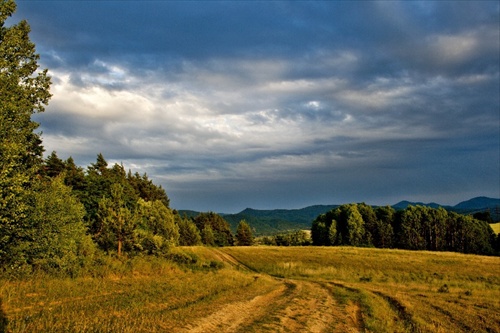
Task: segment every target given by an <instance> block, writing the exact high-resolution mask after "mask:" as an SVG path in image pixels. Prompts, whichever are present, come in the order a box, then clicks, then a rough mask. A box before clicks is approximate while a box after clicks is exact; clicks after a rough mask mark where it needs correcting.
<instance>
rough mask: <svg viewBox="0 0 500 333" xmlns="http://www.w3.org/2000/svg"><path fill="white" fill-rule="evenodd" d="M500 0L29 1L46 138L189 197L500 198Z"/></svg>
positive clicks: (272, 204) (175, 198)
mask: <svg viewBox="0 0 500 333" xmlns="http://www.w3.org/2000/svg"><path fill="white" fill-rule="evenodd" d="M499 13H500V9H499V5H498V3H497V2H485V1H471V2H462V1H460V2H458V1H457V2H454V1H446V2H444V1H439V2H437V1H436V2H428V1H422V2H419V1H411V2H409V1H401V2H394V1H391V2H379V1H373V2H347V1H341V2H340V1H339V2H332V1H324V2H323V1H315V2H294V1H291V2H281V1H272V2H227V1H224V2H201V1H200V2H197V1H193V2H170V1H169V2H161V1H157V2H130V1H127V2H120V1H110V2H65V1H48V2H38V1H20V2H19V3H18V12H17V14H16V16H15V18H14V20H12V21H15V20H18V19H20V18H26V19H28V21H29V23H30V25H31V27H32V30H33V32H32V34H31V36H32V39H33V40H34V41H35V43H36V45H37V50H38V51H39V52H40V54H41V60H40V62H41V64H42V66H43V67H47V68H49V70H50V72H51V75H52V77H53V82H54V84H53V88H52V93H53V94H54V97H53V99H52V102H51V104H50V106H49V107H48V109H47V112H46V113H45V114H43V115H40V116H38V117H37V120H39V121H40V122H41V129H42V130H43V132H44V134H43V138H44V145H45V147H46V148H47V150H48V151H51V150H56V151H57V152H58V153H59V154H60V155H61V156H62V157H67V156H69V155H73V157H74V158H75V160H76V161H77V162H78V163H81V164H84V165H87V164H88V163H90V162H91V161H92V160H91V159H92V158H95V156H96V154H97V153H98V152H103V153H104V155H105V157H107V158H108V159H110V162H118V163H120V162H123V163H124V165H125V166H126V167H130V168H132V169H133V170H134V171H135V170H137V171H139V172H148V174H149V175H151V176H152V177H153V178H154V179H155V180H157V181H158V182H161V183H162V184H163V185H164V187H165V188H166V189H167V192H168V194H169V196H170V197H171V199H172V204H173V205H174V206H175V207H176V208H192V209H204V210H218V211H229V212H230V211H236V210H239V209H243V208H245V207H247V206H252V207H255V208H278V207H285V208H286V207H299V206H303V205H306V204H316V203H342V202H348V201H366V202H369V203H374V204H390V203H394V202H395V201H399V200H401V199H409V200H420V201H437V202H442V203H445V204H454V203H457V202H458V201H460V200H463V199H468V198H469V197H470V196H473V195H489V196H495V197H500V189H499V187H500V178H499V177H500V176H499V174H498V169H499V168H500V147H499V141H500V138H499V136H500V133H499V122H500V120H499V109H500V97H499V94H498V91H499V89H500V84H499V80H500V76H499V72H500V70H499V57H500V56H499V39H500V37H499V31H500V29H499V15H500V14H499Z"/></svg>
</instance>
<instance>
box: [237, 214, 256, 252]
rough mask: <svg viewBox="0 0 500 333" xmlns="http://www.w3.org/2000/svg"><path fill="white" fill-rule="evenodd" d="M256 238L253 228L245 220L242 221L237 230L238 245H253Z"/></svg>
mask: <svg viewBox="0 0 500 333" xmlns="http://www.w3.org/2000/svg"><path fill="white" fill-rule="evenodd" d="M253 241H254V237H253V232H252V228H250V225H249V224H248V223H247V221H245V220H241V221H240V223H238V227H237V228H236V243H237V244H238V245H239V246H249V245H253Z"/></svg>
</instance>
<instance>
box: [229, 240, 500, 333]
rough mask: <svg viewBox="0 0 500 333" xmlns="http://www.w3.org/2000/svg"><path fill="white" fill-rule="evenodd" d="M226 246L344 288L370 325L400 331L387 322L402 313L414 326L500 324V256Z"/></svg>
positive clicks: (246, 260)
mask: <svg viewBox="0 0 500 333" xmlns="http://www.w3.org/2000/svg"><path fill="white" fill-rule="evenodd" d="M224 252H226V253H228V254H230V255H232V256H233V257H235V258H236V259H237V260H238V261H241V262H242V263H243V264H245V265H247V266H249V267H251V268H252V269H254V270H256V271H259V272H265V273H268V274H270V275H272V276H278V277H282V278H287V279H306V280H309V281H321V282H322V283H325V284H327V285H330V286H331V287H332V288H336V290H335V292H337V293H338V295H339V296H338V297H339V298H341V297H347V298H348V299H355V300H357V301H358V302H359V304H360V306H361V307H362V309H363V311H364V315H365V318H364V320H365V323H364V324H365V326H366V329H367V330H369V331H374V332H391V331H396V328H395V327H387V326H386V324H384V323H390V322H391V320H389V319H388V318H393V319H394V318H395V319H394V320H395V321H399V322H403V325H402V326H401V325H400V326H398V327H399V328H397V329H398V330H399V329H401V331H408V332H500V258H498V257H486V256H476V255H464V254H457V253H444V252H424V251H422V252H415V251H402V250H383V249H366V248H349V247H310V248H300V247H295V248H278V247H257V248H251V249H250V248H237V247H236V248H225V249H224ZM342 290H343V291H342ZM342 293H347V296H342Z"/></svg>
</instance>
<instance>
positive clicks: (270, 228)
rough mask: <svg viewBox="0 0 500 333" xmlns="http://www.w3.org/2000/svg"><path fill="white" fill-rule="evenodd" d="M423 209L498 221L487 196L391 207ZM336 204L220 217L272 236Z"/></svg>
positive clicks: (497, 209) (497, 202)
mask: <svg viewBox="0 0 500 333" xmlns="http://www.w3.org/2000/svg"><path fill="white" fill-rule="evenodd" d="M416 205H420V206H427V207H432V208H438V207H443V208H444V209H446V210H449V211H454V212H457V213H460V214H474V213H477V212H484V211H489V212H490V214H491V217H492V218H493V220H494V221H500V199H494V198H488V197H476V198H472V199H470V200H467V201H463V202H460V203H459V204H457V205H455V206H446V205H440V204H437V203H434V202H431V203H422V202H410V201H400V202H398V203H397V204H395V205H393V206H392V207H393V208H394V209H396V210H401V209H405V208H406V207H408V206H416ZM338 206H340V205H314V206H308V207H305V208H301V209H273V210H260V209H252V208H246V209H244V210H243V211H241V212H239V213H237V214H222V213H221V214H220V215H222V216H223V217H224V219H225V220H226V221H227V222H228V223H229V224H230V225H231V230H232V231H233V232H235V231H236V227H237V225H238V223H239V222H240V221H241V220H246V221H247V223H248V224H250V226H251V227H252V228H253V229H254V231H255V235H257V236H259V235H274V234H277V233H280V232H285V231H289V230H298V229H309V228H310V227H311V223H312V221H313V220H314V219H315V218H316V217H317V216H318V215H320V214H323V213H326V212H328V211H329V210H331V209H334V208H336V207H338ZM179 213H180V214H181V215H187V216H188V217H195V216H197V215H198V214H199V212H196V211H192V210H180V211H179Z"/></svg>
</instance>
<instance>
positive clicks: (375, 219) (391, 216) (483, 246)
mask: <svg viewBox="0 0 500 333" xmlns="http://www.w3.org/2000/svg"><path fill="white" fill-rule="evenodd" d="M476 217H480V216H479V215H478V216H476ZM311 237H312V241H313V244H314V245H326V246H330V245H350V246H370V247H377V248H400V249H408V250H429V251H455V252H462V253H474V254H487V255H491V254H495V253H496V254H498V253H499V252H500V234H499V235H495V233H494V232H493V230H492V229H491V227H490V225H489V224H488V222H487V221H484V220H481V219H478V218H474V216H469V215H460V214H457V213H454V212H448V211H446V210H445V209H444V208H437V209H436V208H430V207H425V206H409V207H407V208H406V209H404V210H399V211H396V210H394V209H393V208H392V207H389V206H386V207H377V208H373V207H371V206H369V205H366V204H364V203H360V204H346V205H342V206H339V207H337V208H335V209H332V210H330V211H329V212H327V213H325V214H321V215H319V216H318V217H317V218H316V219H315V220H314V221H313V222H312V225H311Z"/></svg>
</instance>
